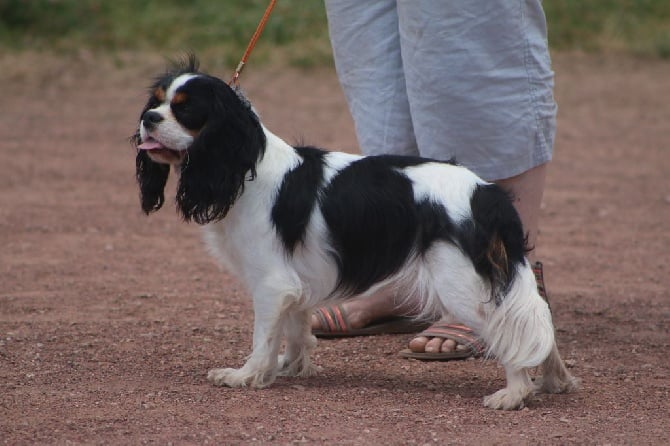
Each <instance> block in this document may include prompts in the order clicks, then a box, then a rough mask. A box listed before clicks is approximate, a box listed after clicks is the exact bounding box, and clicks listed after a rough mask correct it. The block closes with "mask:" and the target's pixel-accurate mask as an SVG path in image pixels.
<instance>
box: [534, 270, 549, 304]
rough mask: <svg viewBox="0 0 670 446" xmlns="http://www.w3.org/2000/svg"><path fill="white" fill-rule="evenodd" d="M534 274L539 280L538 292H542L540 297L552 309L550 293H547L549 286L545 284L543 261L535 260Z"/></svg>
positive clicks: (537, 280) (536, 279)
mask: <svg viewBox="0 0 670 446" xmlns="http://www.w3.org/2000/svg"><path fill="white" fill-rule="evenodd" d="M532 269H533V274H534V275H535V281H536V282H537V292H538V293H539V294H540V297H542V299H544V301H545V302H546V303H547V305H549V311H551V305H550V304H549V295H548V294H547V287H546V286H545V285H544V270H543V268H542V262H535V263H534V264H533V266H532Z"/></svg>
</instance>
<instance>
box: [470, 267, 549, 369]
mask: <svg viewBox="0 0 670 446" xmlns="http://www.w3.org/2000/svg"><path fill="white" fill-rule="evenodd" d="M491 307H493V305H491ZM481 335H482V338H483V339H484V341H485V342H486V343H487V345H488V346H489V350H488V353H489V355H491V356H494V357H495V358H497V359H498V360H499V361H500V362H501V363H502V364H506V365H511V366H513V367H516V368H524V367H536V366H538V365H540V364H542V362H543V361H544V360H545V359H546V358H547V357H548V356H549V354H550V353H551V351H552V349H553V348H554V345H555V339H554V326H553V324H552V321H551V312H550V311H549V305H548V304H547V303H546V302H545V301H544V299H542V297H541V296H540V294H539V293H538V291H537V284H536V282H535V276H534V275H533V271H532V269H531V267H530V265H529V264H528V263H527V262H524V263H522V264H519V265H518V266H517V269H516V274H515V277H514V280H513V281H512V283H511V285H510V287H509V289H508V291H507V292H506V294H505V296H504V297H503V298H502V299H501V300H500V302H499V303H497V304H496V305H495V308H494V309H493V311H492V312H491V313H490V314H489V316H488V319H487V321H486V324H485V326H484V329H483V330H482V333H481Z"/></svg>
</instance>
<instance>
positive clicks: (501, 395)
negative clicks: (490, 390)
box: [484, 388, 528, 410]
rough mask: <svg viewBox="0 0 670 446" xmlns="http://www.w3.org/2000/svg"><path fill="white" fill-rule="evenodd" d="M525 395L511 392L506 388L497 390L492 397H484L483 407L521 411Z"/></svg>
mask: <svg viewBox="0 0 670 446" xmlns="http://www.w3.org/2000/svg"><path fill="white" fill-rule="evenodd" d="M527 396H528V395H527V394H524V393H523V392H518V391H512V390H510V389H508V388H504V389H501V390H498V391H497V392H496V393H494V394H493V395H489V396H487V397H484V406H486V407H489V408H491V409H502V410H518V409H523V407H524V400H525V398H526V397H527Z"/></svg>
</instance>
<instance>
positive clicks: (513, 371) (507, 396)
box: [484, 365, 535, 410]
mask: <svg viewBox="0 0 670 446" xmlns="http://www.w3.org/2000/svg"><path fill="white" fill-rule="evenodd" d="M505 376H506V378H507V387H505V388H504V389H500V390H498V391H497V392H495V393H494V394H492V395H489V396H487V397H485V398H484V406H486V407H490V408H491V409H503V410H513V409H522V408H523V406H524V401H525V400H526V398H528V397H529V396H530V395H532V394H533V392H534V390H535V387H534V386H533V382H532V381H531V380H530V376H528V372H527V371H526V369H524V368H517V367H513V366H511V365H506V366H505Z"/></svg>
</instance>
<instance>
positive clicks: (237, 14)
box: [0, 0, 670, 66]
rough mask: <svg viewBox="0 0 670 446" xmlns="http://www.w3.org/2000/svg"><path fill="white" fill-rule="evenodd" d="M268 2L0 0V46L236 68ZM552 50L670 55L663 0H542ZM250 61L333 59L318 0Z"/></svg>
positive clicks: (289, 11)
mask: <svg viewBox="0 0 670 446" xmlns="http://www.w3.org/2000/svg"><path fill="white" fill-rule="evenodd" d="M267 4H268V0H144V1H136V0H0V49H1V50H4V51H22V50H26V49H31V50H38V51H57V52H69V51H79V50H82V49H85V50H91V51H96V52H98V51H110V52H115V51H127V50H128V51H137V50H158V51H161V52H164V53H166V54H167V53H174V52H179V51H184V50H194V51H197V53H198V54H199V55H201V57H202V56H203V55H204V56H205V58H207V57H215V58H217V59H219V60H221V62H222V63H225V64H228V65H235V64H236V63H237V60H238V59H239V58H240V57H241V54H242V52H243V51H244V48H245V46H246V44H247V42H248V40H249V38H250V37H251V35H252V33H253V31H254V30H255V28H256V25H257V23H258V20H259V19H260V17H261V15H262V13H263V11H264V10H265V8H266V6H267ZM544 8H545V11H546V14H547V20H548V24H549V42H550V45H551V47H552V48H553V49H554V50H581V51H587V52H604V51H616V52H624V53H630V54H635V55H641V56H651V57H660V58H668V59H670V0H545V1H544ZM257 48H258V49H257V50H256V52H255V53H254V56H253V57H254V61H258V62H261V61H263V60H266V61H267V60H272V59H277V58H281V59H285V60H287V61H288V63H289V64H291V65H294V66H314V65H322V64H329V63H331V53H330V45H329V42H328V31H327V25H326V16H325V11H324V6H323V2H322V0H279V1H278V3H277V6H276V8H275V11H274V12H273V15H272V17H271V19H270V21H269V23H268V25H267V28H266V30H265V32H264V34H263V37H262V40H261V41H260V44H259V46H258V47H257Z"/></svg>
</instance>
